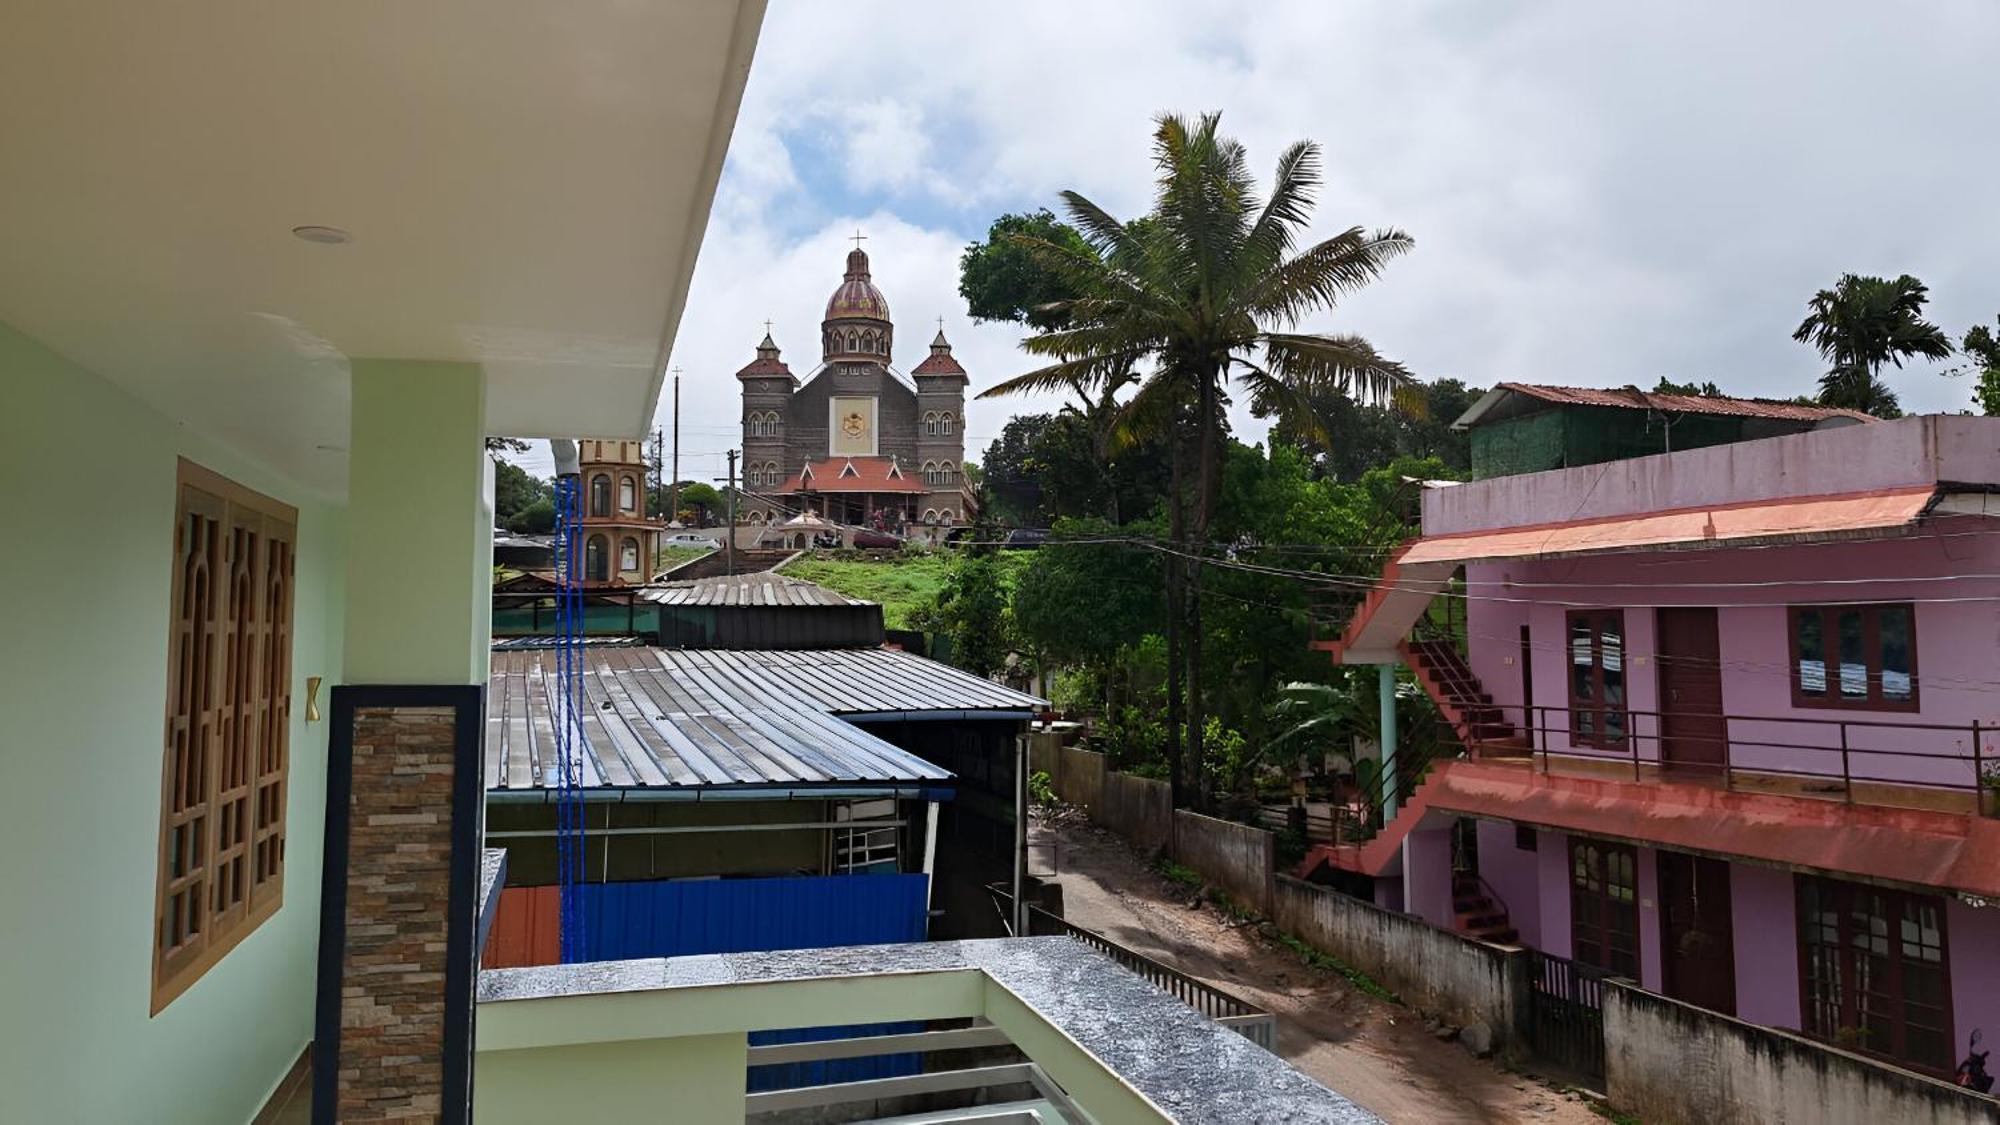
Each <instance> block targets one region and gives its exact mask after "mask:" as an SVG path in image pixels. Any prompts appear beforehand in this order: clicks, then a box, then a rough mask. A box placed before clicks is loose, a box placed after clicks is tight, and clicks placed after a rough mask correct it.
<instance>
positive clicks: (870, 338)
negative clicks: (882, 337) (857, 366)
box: [861, 332, 875, 352]
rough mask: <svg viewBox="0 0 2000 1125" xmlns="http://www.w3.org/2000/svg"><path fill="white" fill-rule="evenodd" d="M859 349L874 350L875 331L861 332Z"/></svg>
mask: <svg viewBox="0 0 2000 1125" xmlns="http://www.w3.org/2000/svg"><path fill="white" fill-rule="evenodd" d="M861 350H862V351H864V352H873V351H874V350H875V333H873V332H863V333H862V334H861Z"/></svg>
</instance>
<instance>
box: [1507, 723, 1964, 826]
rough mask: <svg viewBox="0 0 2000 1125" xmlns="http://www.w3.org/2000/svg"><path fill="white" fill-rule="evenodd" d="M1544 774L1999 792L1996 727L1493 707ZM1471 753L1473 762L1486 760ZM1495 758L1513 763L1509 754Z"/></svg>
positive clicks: (1821, 789) (1848, 793)
mask: <svg viewBox="0 0 2000 1125" xmlns="http://www.w3.org/2000/svg"><path fill="white" fill-rule="evenodd" d="M1492 709H1493V710H1495V711H1497V712H1499V713H1500V714H1501V715H1502V716H1503V717H1504V718H1505V719H1506V720H1507V721H1508V722H1510V723H1512V724H1513V726H1514V728H1515V730H1516V732H1517V739H1516V741H1518V740H1519V738H1520V737H1523V736H1525V738H1526V741H1527V743H1528V748H1529V749H1530V750H1532V752H1533V754H1534V756H1535V759H1536V761H1537V762H1539V763H1540V765H1541V767H1542V768H1543V769H1544V770H1548V769H1550V768H1551V767H1552V766H1553V765H1555V764H1557V763H1563V762H1572V763H1596V764H1600V765H1612V766H1616V767H1619V768H1621V770H1626V771H1629V772H1630V775H1631V777H1632V779H1633V780H1635V781H1636V780H1642V779H1643V778H1644V777H1645V776H1646V774H1647V772H1648V771H1649V770H1650V771H1655V772H1657V773H1659V774H1661V775H1666V776H1671V777H1672V778H1674V779H1675V780H1708V781H1712V782H1717V783H1720V784H1721V785H1722V786H1724V787H1725V788H1732V789H1733V788H1756V789H1760V790H1770V789H1772V788H1773V787H1785V786H1790V788H1791V790H1792V791H1797V792H1800V793H1802V794H1803V795H1807V796H1819V795H1831V794H1833V793H1838V794H1839V795H1840V796H1841V797H1842V798H1843V799H1846V800H1850V801H1852V800H1856V799H1864V800H1866V799H1869V798H1867V797H1862V798H1857V797H1856V788H1857V786H1859V787H1867V786H1883V787H1895V788H1898V789H1905V790H1935V791H1939V792H1945V793H1968V794H1973V795H1974V796H1975V803H1977V802H1976V797H1977V795H1978V794H1979V793H1981V792H1982V791H1988V792H1992V791H2000V727H1996V725H1995V724H1992V723H1984V724H1982V723H1980V722H1978V721H1976V720H1975V721H1972V722H1965V723H1937V722H1923V721H1920V720H1917V719H1914V718H1904V717H1901V716H1897V715H1884V714H1882V713H1879V712H1875V713H1870V714H1868V715H1866V716H1863V715H1856V716H1853V717H1846V716H1843V717H1839V718H1822V717H1817V716H1803V715H1769V714H1738V713H1727V712H1725V713H1717V712H1699V711H1685V710H1683V711H1647V710H1637V709H1633V708H1617V707H1609V708H1606V707H1591V708H1576V707H1550V706H1540V705H1537V706H1535V707H1532V708H1527V709H1525V710H1524V709H1523V708H1522V707H1521V706H1520V705H1519V704H1513V705H1507V704H1494V705H1492ZM1499 749H1500V748H1498V747H1494V748H1485V747H1479V746H1475V747H1474V748H1473V752H1474V753H1475V755H1478V756H1484V757H1492V756H1495V754H1494V753H1493V751H1494V750H1499ZM1500 752H1501V753H1503V754H1505V755H1508V756H1518V755H1519V754H1520V753H1521V752H1522V750H1521V747H1520V746H1518V745H1515V746H1510V747H1506V748H1505V749H1504V750H1501V751H1500Z"/></svg>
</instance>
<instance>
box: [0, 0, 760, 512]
mask: <svg viewBox="0 0 2000 1125" xmlns="http://www.w3.org/2000/svg"><path fill="white" fill-rule="evenodd" d="M763 10H764V3H763V0H561V2H548V0H338V2H332V0H326V2H318V3H292V2H282V3H273V2H271V0H239V2H228V0H178V2H176V3H170V4H150V3H142V4H133V3H112V2H108V0H16V2H13V3H10V4H8V6H7V16H6V19H5V21H4V24H5V33H4V34H0V321H4V322H6V323H8V324H11V325H13V326H14V327H15V328H18V329H20V330H21V331H23V332H25V333H27V334H28V335H30V336H33V337H35V338H37V339H39V340H40V341H42V342H43V343H44V344H47V345H48V346H50V347H52V348H54V349H55V350H57V351H59V352H61V353H62V354H64V355H66V356H67V357H69V358H70V359H72V360H74V361H76V362H77V363H79V364H81V365H83V366H85V367H88V368H91V369H92V370H95V371H97V372H99V373H101V374H102V375H104V376H106V377H108V378H110V379H111V380H113V381H114V382H117V383H118V384H120V385H122V386H124V387H126V388H128V389H129V390H131V391H132V392H133V393H135V394H137V395H138V396H140V397H141V398H143V399H146V400H147V401H149V402H151V403H152V404H153V405H155V406H157V407H159V408H160V409H162V410H164V411H166V412H167V413H168V414H170V415H171V416H173V417H174V418H176V419H178V420H180V421H183V422H185V423H187V424H188V425H190V426H192V427H194V428H196V429H198V430H200V431H203V432H206V433H209V434H212V435H213V436H215V437H217V438H219V439H221V440H223V441H226V442H228V443H230V444H232V445H235V446H238V447H240V448H242V449H244V450H245V451H246V452H248V453H249V454H251V455H252V456H254V457H257V458H259V459H261V460H263V461H265V462H267V463H269V464H271V465H272V466H273V467H274V468H277V469H279V470H280V471H283V472H287V473H290V474H292V475H294V476H296V477H297V478H298V479H299V480H300V481H301V482H302V483H304V484H305V485H307V486H308V487H310V488H313V489H315V490H317V491H320V492H323V493H326V494H329V495H338V494H339V493H341V492H342V491H344V489H345V486H346V463H345V457H344V456H343V455H342V452H341V451H342V450H344V448H345V446H346V445H347V415H348V411H347V400H348V389H347V359H348V358H349V357H375V358H402V359H436V360H461V361H477V362H480V363H483V364H484V365H485V366H486V368H487V371H488V372H489V376H490V385H489V392H488V403H489V406H488V417H487V424H488V430H489V432H491V433H496V434H519V435H537V436H539V435H550V434H571V435H575V434H588V435H593V436H595V435H603V436H638V435H639V434H641V433H642V432H643V431H644V430H645V429H646V427H647V425H648V422H649V420H650V418H651V416H652V409H653V404H654V400H655V399H656V398H657V396H658V393H659V387H660V372H661V369H662V367H663V366H664V359H665V356H666V355H667V352H668V349H669V347H670V345H671V343H672V337H673V333H674V330H675V328H676V326H677V324H678V321H679V319H680V315H681V309H682V306H683V304H684V303H685V298H686V293H687V285H688V279H689V276H690V275H691V274H692V272H693V270H694V262H695V255H696V253H697V251H698V250H699V249H700V244H701V236H702V232H703V230H704V228H705V226H706V224H707V220H708V208H709V202H710V200H711V198H712V196H713V193H714V190H715V183H716V179H717V177H718V175H719V173H720V171H721V167H722V159H723V155H724V152H725V150H726V149H727V147H728V142H729V134H730V131H731V129H732V127H733V126H734V124H735V119H736V109H737V104H738V101H739V99H740V97H741V95H742V91H743V84H744V79H745V77H746V75H747V74H748V71H749V66H750V58H751V54H752V50H753V48H754V46H755V43H756V37H757V32H758V28H759V25H760V23H761V21H762V18H763ZM307 224H317V225H325V226H333V227H339V228H341V229H343V230H346V231H348V232H350V234H351V235H352V239H353V240H352V241H351V242H350V243H348V244H346V245H338V246H326V245H315V244H311V243H307V242H304V241H301V240H299V239H297V238H295V237H294V236H293V235H292V234H291V229H292V228H293V227H296V226H300V225H307ZM320 447H329V448H320Z"/></svg>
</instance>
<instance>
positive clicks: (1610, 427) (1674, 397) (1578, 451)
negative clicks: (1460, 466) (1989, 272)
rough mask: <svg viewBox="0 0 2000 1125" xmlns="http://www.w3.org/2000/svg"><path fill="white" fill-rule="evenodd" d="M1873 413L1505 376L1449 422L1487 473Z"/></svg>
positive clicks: (1475, 469) (1742, 437)
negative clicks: (1507, 378) (1553, 383)
mask: <svg viewBox="0 0 2000 1125" xmlns="http://www.w3.org/2000/svg"><path fill="white" fill-rule="evenodd" d="M1873 421H1875V419H1874V418H1873V417H1871V416H1869V415H1867V414H1862V413H1860V412H1859V411H1854V410H1841V409H1837V408H1834V407H1827V406H1811V405H1807V404H1804V403H1796V402H1776V401H1771V400H1766V399H1744V398H1728V397H1724V396H1720V395H1684V394H1655V393H1649V392H1646V391H1641V390H1639V389H1637V388H1636V387H1623V388H1596V387H1551V386H1541V385H1537V384H1533V383H1502V384H1500V385H1499V386H1497V387H1494V388H1493V389H1492V390H1491V391H1488V392H1487V393H1486V395H1485V396H1484V397H1483V398H1481V399H1480V400H1479V401H1478V402H1476V403H1474V404H1473V405H1472V409H1470V410H1468V411H1466V412H1465V414H1464V415H1463V416H1461V417H1460V418H1459V419H1458V421H1456V422H1454V423H1452V427H1453V428H1454V429H1459V430H1466V431H1469V434H1470V437H1471V442H1472V476H1473V479H1475V480H1483V479H1485V478H1487V477H1503V476H1512V475H1515V474H1517V473H1538V472H1542V471H1543V470H1546V469H1566V468H1573V467H1575V466H1578V465H1595V464H1600V463H1602V462H1605V461H1621V460H1624V459H1626V458H1628V457H1646V456H1650V455H1652V454H1655V453H1671V452H1676V451H1678V450H1683V449H1698V448H1700V447H1702V446H1709V445H1727V444H1729V443H1731V442H1738V441H1752V440H1755V439H1757V438H1766V437H1778V436H1781V435H1784V434H1795V433H1801V432H1803V431H1806V430H1816V429H1826V428H1830V427H1834V426H1852V425H1857V424H1861V423H1865V422H1873Z"/></svg>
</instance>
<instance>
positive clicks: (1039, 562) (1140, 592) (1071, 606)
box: [1012, 519, 1164, 671]
mask: <svg viewBox="0 0 2000 1125" xmlns="http://www.w3.org/2000/svg"><path fill="white" fill-rule="evenodd" d="M1147 530H1149V529H1148V528H1146V527H1145V526H1144V525H1134V526H1131V527H1124V528H1121V527H1119V526H1118V525H1116V524H1112V523H1109V522H1107V521H1105V520H1101V519H1062V520H1057V521H1056V523H1055V526H1054V527H1052V528H1051V529H1050V532H1049V541H1048V543H1046V544H1044V545H1043V547H1042V549H1040V550H1038V551H1036V552H1035V553H1034V555H1033V557H1031V558H1030V559H1029V560H1028V562H1027V564H1026V565H1025V566H1024V567H1022V569H1021V573H1020V575H1019V576H1018V577H1017V578H1016V579H1015V583H1014V595H1013V599H1012V607H1013V613H1014V629H1015V632H1016V634H1017V636H1018V637H1019V639H1020V641H1021V644H1022V647H1023V648H1025V649H1026V650H1027V651H1028V652H1029V653H1030V655H1032V656H1033V657H1035V659H1036V660H1038V661H1040V662H1041V663H1042V665H1043V666H1044V667H1049V666H1056V665H1063V666H1069V667H1079V668H1085V669H1089V670H1092V671H1104V670H1108V669H1110V668H1112V667H1113V666H1114V665H1116V664H1117V663H1118V660H1119V657H1120V654H1121V653H1122V652H1123V651H1124V650H1125V649H1126V648H1127V646H1131V645H1136V644H1138V643H1139V642H1140V641H1141V640H1142V639H1143V638H1145V637H1146V636H1147V635H1148V634H1157V633H1158V632H1159V631H1160V629H1161V627H1162V624H1163V622H1162V616H1163V614H1164V607H1163V606H1162V604H1161V601H1160V563H1161V559H1162V556H1161V555H1160V554H1159V553H1158V552H1156V551H1152V550H1148V549H1146V548H1145V547H1143V546H1140V545H1135V544H1133V543H1129V542H1106V540H1120V539H1124V538H1126V537H1128V536H1131V535H1133V534H1134V533H1135V532H1136V533H1140V534H1143V533H1144V532H1146V531H1147Z"/></svg>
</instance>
